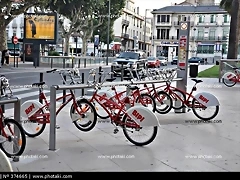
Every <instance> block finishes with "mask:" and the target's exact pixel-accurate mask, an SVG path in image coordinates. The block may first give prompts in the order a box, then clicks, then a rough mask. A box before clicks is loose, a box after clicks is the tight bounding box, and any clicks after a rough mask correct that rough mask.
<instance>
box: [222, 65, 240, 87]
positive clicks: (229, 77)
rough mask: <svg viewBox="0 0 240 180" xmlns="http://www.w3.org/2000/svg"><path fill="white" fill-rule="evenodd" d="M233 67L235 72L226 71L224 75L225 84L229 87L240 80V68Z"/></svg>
mask: <svg viewBox="0 0 240 180" xmlns="http://www.w3.org/2000/svg"><path fill="white" fill-rule="evenodd" d="M232 69H233V70H234V73H232V72H226V73H225V74H224V75H223V77H222V81H223V84H225V85H226V86H227V87H233V86H234V85H235V84H237V83H239V82H240V73H239V72H240V70H239V68H237V67H233V68H232Z"/></svg>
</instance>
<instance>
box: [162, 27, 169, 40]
mask: <svg viewBox="0 0 240 180" xmlns="http://www.w3.org/2000/svg"><path fill="white" fill-rule="evenodd" d="M169 31H170V30H169V29H161V30H160V33H161V34H160V35H161V36H160V39H169Z"/></svg>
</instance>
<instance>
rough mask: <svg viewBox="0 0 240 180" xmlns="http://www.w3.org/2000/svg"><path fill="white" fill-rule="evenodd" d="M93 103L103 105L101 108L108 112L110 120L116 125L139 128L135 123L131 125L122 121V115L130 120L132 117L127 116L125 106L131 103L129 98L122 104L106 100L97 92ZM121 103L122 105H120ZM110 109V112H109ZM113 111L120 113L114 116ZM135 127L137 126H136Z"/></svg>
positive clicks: (92, 99)
mask: <svg viewBox="0 0 240 180" xmlns="http://www.w3.org/2000/svg"><path fill="white" fill-rule="evenodd" d="M91 101H96V102H97V103H98V104H100V105H101V107H102V108H103V109H104V110H105V111H106V112H107V114H108V115H109V117H110V119H111V120H112V121H114V122H115V123H118V124H120V125H126V126H128V127H137V128H139V127H140V126H139V125H138V124H137V123H135V122H134V121H133V122H134V124H129V123H123V122H122V121H121V119H120V117H121V113H123V114H124V115H126V116H127V117H128V118H130V119H131V117H130V116H129V115H128V114H127V112H126V109H125V106H126V104H127V103H130V101H129V98H128V97H126V98H125V100H124V102H123V101H120V102H114V101H112V100H110V99H108V98H106V97H105V96H104V95H103V96H101V95H98V94H97V91H95V92H94V94H93V96H92V98H91V100H90V102H91ZM118 103H120V105H119V104H118ZM105 104H106V105H105ZM109 109H110V110H109ZM111 110H119V111H118V113H117V114H116V115H113V113H112V112H111ZM134 125H135V126H134Z"/></svg>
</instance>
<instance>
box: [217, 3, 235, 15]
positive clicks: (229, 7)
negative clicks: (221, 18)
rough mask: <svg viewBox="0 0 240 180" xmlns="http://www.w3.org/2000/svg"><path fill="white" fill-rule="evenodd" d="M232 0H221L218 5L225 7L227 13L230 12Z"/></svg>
mask: <svg viewBox="0 0 240 180" xmlns="http://www.w3.org/2000/svg"><path fill="white" fill-rule="evenodd" d="M232 2H233V1H232V0H221V2H220V5H219V6H220V7H221V8H223V9H225V10H226V11H227V12H228V13H231V8H232Z"/></svg>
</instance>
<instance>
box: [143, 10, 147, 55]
mask: <svg viewBox="0 0 240 180" xmlns="http://www.w3.org/2000/svg"><path fill="white" fill-rule="evenodd" d="M146 28H147V9H146V10H145V22H144V36H143V44H144V48H143V50H144V51H146Z"/></svg>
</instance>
